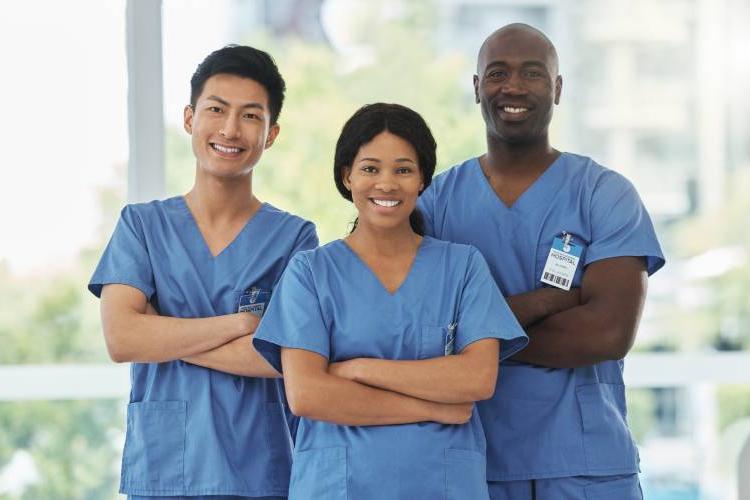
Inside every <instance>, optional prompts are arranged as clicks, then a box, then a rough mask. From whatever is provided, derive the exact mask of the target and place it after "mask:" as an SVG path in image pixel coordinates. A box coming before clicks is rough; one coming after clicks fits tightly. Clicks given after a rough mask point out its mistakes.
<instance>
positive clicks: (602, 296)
mask: <svg viewBox="0 0 750 500" xmlns="http://www.w3.org/2000/svg"><path fill="white" fill-rule="evenodd" d="M646 287H647V274H646V263H645V259H644V258H642V257H614V258H610V259H603V260H600V261H596V262H593V263H591V264H590V265H589V266H588V267H587V268H586V270H585V272H584V274H583V280H582V282H581V288H580V290H575V289H573V290H570V291H569V292H566V291H563V290H558V289H553V288H541V289H538V290H534V291H531V292H527V293H524V294H520V295H514V296H511V297H508V299H507V300H508V305H509V306H510V308H511V310H512V311H513V313H514V314H515V315H516V318H517V319H518V321H519V323H521V326H523V327H524V329H525V330H526V333H527V335H528V336H529V344H528V346H527V347H526V348H525V349H524V350H522V351H521V352H519V353H518V354H516V355H515V356H514V357H513V359H515V360H518V361H523V362H526V363H531V364H535V365H541V366H546V367H550V368H576V367H579V366H588V365H593V364H596V363H599V362H602V361H606V360H615V359H622V358H624V357H625V355H626V354H627V353H628V351H629V350H630V348H631V347H632V345H633V341H634V340H635V333H636V330H637V328H638V322H639V321H640V318H641V312H642V310H643V302H644V300H645V298H646Z"/></svg>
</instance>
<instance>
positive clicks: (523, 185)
mask: <svg viewBox="0 0 750 500" xmlns="http://www.w3.org/2000/svg"><path fill="white" fill-rule="evenodd" d="M562 84H563V80H562V77H561V76H560V75H559V72H558V58H557V52H556V50H555V47H554V45H553V44H552V42H550V40H549V39H548V38H547V37H546V36H545V35H544V34H543V33H542V32H540V31H539V30H537V29H535V28H533V27H531V26H528V25H525V24H511V25H508V26H505V27H503V28H500V29H499V30H497V31H496V32H494V33H492V34H491V35H490V36H489V37H488V38H487V39H486V40H485V41H484V43H483V44H482V47H481V49H480V50H479V55H478V58H477V74H476V75H474V92H475V97H476V102H477V104H479V107H480V109H481V112H482V118H483V119H484V123H485V127H486V136H487V151H486V152H485V153H484V154H482V155H480V156H479V157H475V158H470V159H469V160H467V161H465V162H464V163H462V164H460V165H457V166H455V167H453V168H451V169H449V170H448V171H446V172H444V173H443V174H441V175H440V176H438V177H436V178H435V180H434V181H433V183H432V185H431V186H430V187H429V188H428V190H427V191H426V192H425V193H424V194H423V195H422V196H421V198H420V208H421V209H422V212H423V214H424V216H425V219H426V226H427V234H430V235H433V236H436V237H438V238H441V239H446V240H450V241H455V242H461V243H469V244H472V245H474V246H476V247H477V248H479V249H480V250H481V252H482V253H483V254H484V257H485V258H486V260H487V262H488V264H489V265H490V268H491V271H492V273H493V276H494V278H495V280H496V281H497V284H498V286H499V288H500V290H501V291H502V293H503V294H504V295H505V296H506V297H507V301H508V303H509V305H510V306H511V309H512V310H513V312H514V313H515V315H516V317H517V318H518V320H519V322H520V323H521V325H523V326H524V328H525V329H526V332H527V333H528V335H529V338H530V343H529V345H528V347H527V348H526V349H525V350H523V351H522V352H520V353H519V354H517V355H516V356H515V357H514V358H513V359H512V360H511V361H509V362H507V363H505V364H504V365H503V367H502V368H501V370H500V377H499V380H498V384H497V390H496V392H495V395H494V396H493V398H492V399H490V400H488V401H485V402H482V403H480V404H479V406H478V409H479V413H480V416H481V419H482V423H483V425H484V429H485V434H486V437H487V479H488V482H489V490H490V495H491V497H492V499H493V500H500V499H503V500H506V499H507V500H532V499H533V500H563V499H597V500H599V499H605V500H620V499H622V500H630V499H641V498H642V493H641V489H640V484H639V481H638V475H637V474H638V471H639V468H638V451H637V449H636V446H635V444H634V442H633V439H632V437H631V435H630V431H629V430H628V426H627V422H626V419H625V415H626V409H625V386H624V384H623V376H622V373H623V358H624V357H625V355H626V354H627V352H628V350H629V349H630V347H631V346H632V344H633V340H634V338H635V334H636V329H637V326H638V322H639V320H640V316H641V310H642V307H643V302H644V299H645V296H646V284H647V277H648V275H650V274H652V273H654V272H656V271H657V270H658V269H659V268H661V267H662V266H663V265H664V258H663V255H662V252H661V249H660V247H659V243H658V241H657V239H656V235H655V233H654V228H653V225H652V223H651V220H650V218H649V215H648V213H647V212H646V209H645V208H644V206H643V204H642V202H641V200H640V198H639V197H638V194H637V193H636V191H635V189H634V188H633V186H632V185H631V184H630V182H628V181H627V180H626V179H625V178H624V177H622V176H621V175H619V174H618V173H616V172H614V171H612V170H608V169H606V168H604V167H602V166H600V165H598V164H597V163H596V162H594V161H593V160H591V159H590V158H587V157H584V156H579V155H575V154H571V153H566V152H560V151H558V150H556V149H554V148H553V147H552V146H551V145H550V142H549V133H548V132H549V124H550V121H551V119H552V112H553V108H554V106H555V105H556V104H558V103H559V102H560V96H561V93H562ZM498 314H500V312H499V311H498ZM458 327H459V328H460V327H461V325H458Z"/></svg>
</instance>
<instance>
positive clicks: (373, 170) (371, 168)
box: [360, 165, 378, 174]
mask: <svg viewBox="0 0 750 500" xmlns="http://www.w3.org/2000/svg"><path fill="white" fill-rule="evenodd" d="M360 171H362V172H364V173H366V174H375V173H377V171H378V169H377V167H375V166H374V165H364V166H362V167H360Z"/></svg>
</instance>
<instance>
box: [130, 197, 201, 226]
mask: <svg viewBox="0 0 750 500" xmlns="http://www.w3.org/2000/svg"><path fill="white" fill-rule="evenodd" d="M180 204H181V201H180V197H173V198H167V199H165V200H153V201H149V202H142V203H129V204H127V205H125V206H124V207H123V208H122V210H121V211H120V219H122V220H123V221H124V222H125V223H127V224H129V225H131V226H138V227H143V226H147V225H148V224H149V222H150V221H152V220H156V219H162V218H164V217H167V214H168V213H169V212H174V211H179V210H180V209H181V208H180ZM183 206H184V204H183ZM186 209H187V208H185V210H186Z"/></svg>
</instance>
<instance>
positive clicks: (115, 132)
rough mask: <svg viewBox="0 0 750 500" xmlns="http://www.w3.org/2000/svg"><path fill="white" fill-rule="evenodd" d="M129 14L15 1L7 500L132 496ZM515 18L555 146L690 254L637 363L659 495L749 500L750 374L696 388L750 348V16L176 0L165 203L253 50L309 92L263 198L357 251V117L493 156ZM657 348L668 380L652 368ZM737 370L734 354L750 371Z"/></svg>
mask: <svg viewBox="0 0 750 500" xmlns="http://www.w3.org/2000/svg"><path fill="white" fill-rule="evenodd" d="M138 1H141V0H138ZM142 1H147V0H142ZM153 1H155V0H153ZM125 8H126V0H108V1H101V0H69V1H53V0H46V1H41V0H29V1H24V2H21V1H10V2H2V3H1V4H0V62H1V64H2V67H3V77H2V79H0V96H1V98H2V100H3V105H2V107H1V108H0V109H1V110H2V114H0V137H2V141H3V145H4V147H3V154H2V160H1V161H0V168H1V169H2V175H1V176H0V499H3V500H11V499H13V500H15V499H33V500H41V499H55V500H60V499H92V500H100V499H109V498H115V497H116V490H117V483H118V479H119V460H120V452H121V449H122V442H123V437H124V436H123V430H124V408H125V401H126V397H127V368H126V367H124V366H114V365H112V364H110V363H109V361H108V357H107V355H106V351H105V348H104V343H103V341H102V339H101V333H100V328H99V324H98V303H97V301H96V300H95V299H94V298H93V297H92V296H90V295H89V294H88V293H87V291H86V288H85V284H86V282H87V280H88V277H89V276H90V274H91V272H92V271H93V268H94V266H95V263H96V261H97V260H98V258H99V256H100V254H101V251H102V248H103V246H104V245H105V243H106V241H107V239H108V237H109V235H110V233H111V231H112V229H113V227H114V223H115V221H116V218H117V215H118V213H119V210H120V208H121V207H122V205H123V203H125V200H126V199H127V192H126V190H127V189H126V188H127V175H128V168H127V165H128V155H129V153H128V152H129V143H128V124H127V119H128V116H127V115H128V111H127V110H128V100H127V99H128V93H127V92H128V89H127V82H128V79H127V70H128V67H127V59H126V37H125V33H126V16H125V12H126V9H125ZM513 21H525V22H528V23H531V24H533V25H535V26H538V27H539V28H541V29H543V30H544V31H545V32H547V33H548V34H549V36H550V37H551V38H552V40H553V41H554V42H555V43H556V45H557V47H558V50H559V52H560V56H561V72H562V74H563V76H564V79H565V80H564V81H565V84H564V89H563V96H562V104H561V105H560V106H559V107H558V109H557V110H556V115H555V119H554V121H553V131H552V134H553V143H554V144H555V145H556V146H557V147H558V148H559V149H563V150H568V151H574V152H578V153H582V154H586V155H590V156H592V157H594V158H595V159H596V160H598V161H599V162H601V163H603V164H604V165H607V166H609V167H611V168H613V169H615V170H618V171H620V172H622V173H623V174H625V175H626V176H628V177H629V178H630V179H631V180H632V181H633V182H634V183H635V185H636V186H637V188H638V190H639V191H640V193H641V195H642V197H643V199H644V201H645V203H646V205H647V206H648V208H649V210H650V212H651V214H652V216H653V218H654V221H655V223H656V226H657V230H658V233H659V236H660V239H661V242H662V244H663V246H664V250H665V252H666V255H667V259H668V264H667V267H666V268H665V269H663V270H662V271H661V272H659V273H658V274H657V275H656V277H654V278H653V279H652V280H651V281H650V290H649V299H648V304H647V308H646V313H645V317H644V320H643V324H642V327H641V330H640V333H639V336H638V341H637V343H636V347H635V349H634V354H632V355H631V362H630V364H629V365H628V366H629V367H630V368H631V369H634V367H635V369H636V370H637V372H635V373H632V372H629V375H631V376H635V378H636V379H638V380H640V382H639V383H634V384H632V385H631V387H632V388H631V389H630V391H629V398H630V399H629V401H630V413H629V420H630V424H631V427H632V429H633V431H634V434H635V436H636V438H637V440H638V442H639V445H640V448H641V456H642V468H643V475H642V480H643V484H644V489H645V491H646V498H648V499H650V500H672V499H679V500H698V499H700V500H731V499H733V498H735V496H736V486H735V484H736V483H735V479H736V471H737V455H738V453H739V446H740V445H741V444H742V443H743V442H744V440H745V439H747V437H748V435H750V383H749V380H750V379H749V378H748V375H747V373H748V371H750V366H746V367H745V368H744V369H735V370H733V369H732V368H731V366H733V365H731V363H720V365H721V366H719V367H718V368H721V369H723V370H724V371H723V372H722V374H723V375H722V376H721V377H718V378H717V377H713V378H712V375H711V374H712V373H713V372H712V371H711V370H708V371H706V373H707V375H705V379H700V380H697V381H696V380H695V376H694V375H693V374H694V373H699V374H700V373H703V372H701V369H704V370H705V369H706V368H705V366H704V365H702V364H701V363H702V362H701V361H700V360H703V359H707V358H706V357H705V356H706V355H708V354H711V353H718V352H722V353H723V352H725V351H736V352H737V353H740V352H741V351H745V352H746V351H747V350H749V349H750V262H749V261H748V249H749V248H750V245H749V243H750V231H748V230H747V222H748V217H747V214H748V212H750V201H748V200H749V199H750V198H748V196H747V193H748V192H749V191H750V101H748V99H747V91H748V89H750V35H748V31H747V26H749V25H750V4H748V2H747V1H746V0H629V1H622V0H581V1H574V0H558V1H555V0H431V1H415V0H412V1H407V0H382V1H380V2H368V1H365V0H211V1H208V0H205V1H197V0H164V1H163V7H162V35H163V36H162V40H163V41H162V44H163V52H162V61H163V71H164V81H163V84H164V85H163V87H164V106H163V108H164V109H163V112H164V119H165V125H166V132H165V137H164V144H165V152H166V153H165V157H166V192H165V193H164V195H172V194H177V193H183V192H185V191H186V190H187V189H188V188H189V186H190V185H191V181H192V177H193V168H194V165H193V160H192V154H191V152H190V149H189V141H188V138H187V136H186V134H185V133H184V132H183V131H182V128H181V119H182V118H181V117H182V108H183V106H184V104H185V103H186V102H187V101H188V95H189V85H188V83H189V78H190V75H191V73H192V71H193V70H194V68H195V66H196V64H197V63H198V62H199V61H200V60H201V59H202V58H203V57H205V56H206V55H207V54H208V53H209V52H210V51H212V50H214V49H216V48H218V47H220V46H222V45H224V44H226V43H229V42H240V43H248V44H253V45H256V46H258V47H260V48H263V49H266V50H268V51H269V52H270V53H271V54H273V55H274V56H275V58H276V60H277V62H278V64H279V66H280V68H281V70H282V73H283V75H284V76H285V78H286V80H287V85H288V89H289V90H288V97H287V101H286V104H285V107H284V110H283V112H282V114H281V125H282V133H281V136H280V138H279V140H278V141H277V143H276V145H275V146H274V147H273V148H272V149H271V150H270V151H269V152H268V153H267V154H266V155H265V156H264V158H263V161H262V164H261V165H260V166H259V167H258V169H257V170H256V175H257V178H256V183H255V186H256V187H257V189H258V191H259V195H260V197H261V198H262V199H265V200H267V201H270V202H272V203H274V204H277V205H279V206H281V207H283V208H285V209H288V210H290V211H292V212H295V213H298V214H300V215H302V216H303V217H306V218H309V219H312V220H314V221H315V222H316V223H317V225H318V230H319V234H320V236H321V240H322V241H328V240H331V239H333V238H337V237H340V236H342V235H344V234H345V232H346V231H347V228H348V223H349V221H350V220H351V218H352V214H353V212H352V210H351V209H350V208H349V207H348V206H347V204H346V203H345V202H343V201H342V200H341V199H340V198H339V196H338V195H337V193H336V191H335V189H334V186H333V182H332V181H331V179H330V170H331V168H330V166H331V163H332V154H333V148H334V142H335V139H336V137H337V134H338V131H339V130H340V127H341V125H342V124H343V122H344V120H345V119H346V118H347V117H348V116H349V115H350V114H351V113H352V112H353V111H354V110H355V109H356V108H357V107H359V106H360V105H362V104H364V103H368V102H374V101H378V100H383V101H392V102H399V103H403V104H406V105H409V106H412V107H414V108H415V109H416V110H418V111H419V112H421V113H422V114H423V116H424V117H425V118H426V119H427V121H428V123H430V125H431V127H432V128H433V131H434V132H435V135H436V137H437V140H438V145H439V148H438V155H439V166H440V168H443V169H444V168H447V167H449V166H450V165H452V164H454V163H456V162H458V161H460V160H462V159H465V158H466V157H468V156H470V155H475V154H478V153H480V152H481V151H483V127H482V120H481V116H480V113H479V110H478V109H477V107H476V105H475V104H474V103H473V96H472V87H471V75H472V73H473V65H474V60H475V59H474V58H475V54H476V51H477V49H478V47H479V44H480V43H481V41H482V39H483V38H484V37H485V36H486V35H487V34H489V33H490V32H491V31H492V30H494V29H495V28H497V27H499V26H501V25H503V24H506V23H508V22H513ZM157 81H158V79H157ZM131 198H132V193H131ZM652 352H659V353H664V354H665V357H664V358H663V359H664V360H665V364H663V365H660V364H654V363H651V364H648V363H645V364H642V363H640V362H639V359H641V358H639V356H643V357H644V359H645V357H647V356H646V355H645V354H642V353H652ZM737 355H738V356H740V357H739V358H732V357H731V356H732V355H728V356H726V357H722V358H720V359H730V358H731V359H750V358H742V357H741V354H737ZM650 359H653V358H650ZM691 360H698V361H696V362H693V361H691ZM718 368H717V369H718ZM698 376H699V377H704V375H698ZM97 383H98V384H99V385H97ZM745 474H747V475H750V471H745Z"/></svg>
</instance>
